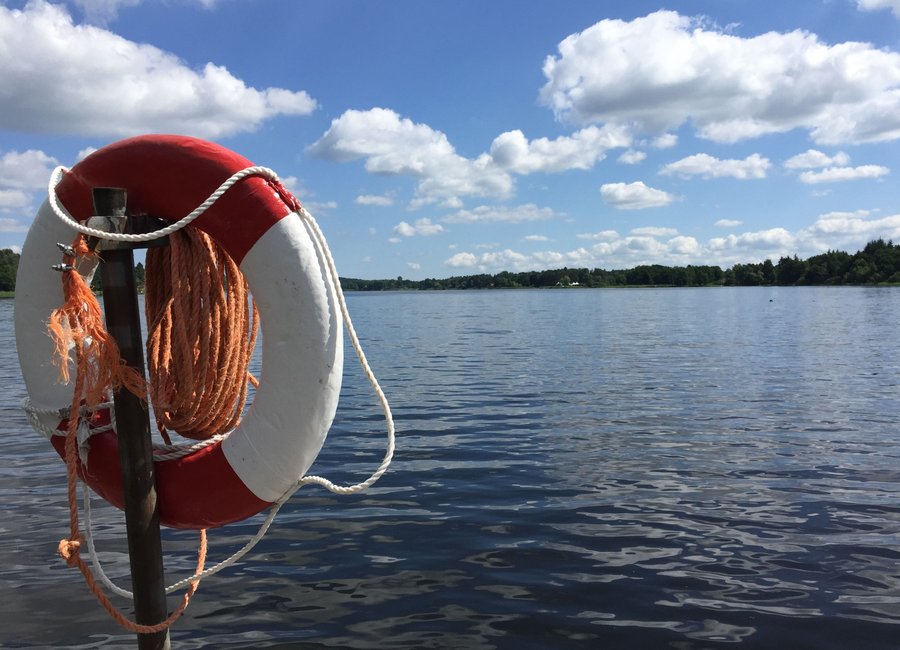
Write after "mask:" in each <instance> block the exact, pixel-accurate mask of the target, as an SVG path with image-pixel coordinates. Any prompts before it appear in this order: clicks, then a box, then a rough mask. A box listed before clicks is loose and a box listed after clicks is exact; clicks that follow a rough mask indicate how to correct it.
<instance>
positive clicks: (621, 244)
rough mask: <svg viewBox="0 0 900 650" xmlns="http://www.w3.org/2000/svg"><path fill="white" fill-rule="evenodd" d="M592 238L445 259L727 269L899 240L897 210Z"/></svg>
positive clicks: (526, 265)
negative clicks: (713, 230)
mask: <svg viewBox="0 0 900 650" xmlns="http://www.w3.org/2000/svg"><path fill="white" fill-rule="evenodd" d="M578 237H579V238H580V239H584V240H588V241H590V242H591V243H589V244H588V245H585V246H580V247H578V248H575V249H572V250H563V251H555V250H543V251H536V252H532V253H522V252H519V251H515V250H512V249H505V250H503V251H498V252H489V253H482V254H479V253H476V252H468V251H466V252H460V253H456V254H455V255H453V256H452V257H451V258H449V259H447V260H445V262H444V264H445V265H446V266H449V267H455V268H466V269H473V270H474V269H477V270H478V271H479V272H493V273H496V272H498V271H503V270H510V271H528V270H535V269H547V268H560V267H562V266H570V267H584V268H598V267H599V268H605V269H622V268H632V267H634V266H637V265H639V264H666V265H670V266H684V265H687V264H717V265H719V266H721V267H722V268H728V267H730V266H733V265H734V264H737V263H747V262H761V261H763V260H765V259H771V260H773V261H777V260H778V259H780V258H781V257H785V256H792V255H795V254H796V255H799V256H800V257H803V258H805V257H810V256H812V255H816V254H819V253H824V252H825V251H827V250H846V251H851V252H852V251H856V250H859V249H861V248H862V247H863V246H865V245H866V243H867V242H869V241H872V240H873V239H877V238H879V237H881V238H883V239H893V240H894V241H897V240H898V239H900V215H891V216H886V217H880V218H872V215H871V213H870V212H868V211H865V210H860V211H856V212H831V213H828V214H823V215H822V216H820V217H819V218H818V219H817V220H816V221H815V222H814V223H813V224H812V225H811V226H809V227H806V228H801V229H799V230H797V231H794V232H791V231H789V230H787V229H785V228H770V229H766V230H759V231H748V232H742V233H735V234H730V235H728V236H726V237H713V238H711V239H709V240H708V241H706V242H702V241H700V240H698V239H696V238H695V237H691V236H688V235H680V234H677V233H675V231H674V230H673V229H671V228H667V227H653V226H648V227H644V228H636V229H634V230H632V231H631V232H630V233H629V234H628V235H626V236H621V235H619V234H618V233H617V232H616V231H614V230H606V231H602V232H599V233H585V234H583V235H579V236H578Z"/></svg>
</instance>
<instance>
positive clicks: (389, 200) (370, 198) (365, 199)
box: [354, 194, 394, 207]
mask: <svg viewBox="0 0 900 650" xmlns="http://www.w3.org/2000/svg"><path fill="white" fill-rule="evenodd" d="M354 202H355V203H356V204H357V205H375V206H378V207H388V206H391V205H394V199H393V197H390V196H380V195H375V194H360V195H359V196H357V197H356V200H355V201H354Z"/></svg>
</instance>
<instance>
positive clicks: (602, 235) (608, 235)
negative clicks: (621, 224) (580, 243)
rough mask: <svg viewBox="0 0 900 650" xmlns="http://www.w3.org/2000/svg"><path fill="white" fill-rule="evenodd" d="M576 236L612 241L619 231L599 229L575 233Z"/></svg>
mask: <svg viewBox="0 0 900 650" xmlns="http://www.w3.org/2000/svg"><path fill="white" fill-rule="evenodd" d="M576 237H578V239H590V240H599V241H613V240H616V239H618V238H619V233H617V232H616V231H615V230H601V231H600V232H583V233H581V234H578V235H576Z"/></svg>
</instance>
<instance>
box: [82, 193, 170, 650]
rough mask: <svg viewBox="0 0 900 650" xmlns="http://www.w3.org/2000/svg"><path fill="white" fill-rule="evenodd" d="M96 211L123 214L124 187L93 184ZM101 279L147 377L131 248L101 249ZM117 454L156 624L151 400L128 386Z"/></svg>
mask: <svg viewBox="0 0 900 650" xmlns="http://www.w3.org/2000/svg"><path fill="white" fill-rule="evenodd" d="M93 198H94V211H95V213H96V214H97V215H102V216H104V217H122V218H124V216H125V200H126V195H125V190H122V189H118V188H94V190H93ZM100 254H101V258H102V263H101V264H100V278H101V281H102V283H103V303H104V310H105V312H106V328H107V330H108V331H109V333H110V334H111V335H112V336H113V338H114V339H115V340H116V343H117V344H118V346H119V352H120V353H121V356H122V358H123V359H124V360H125V362H126V363H127V364H128V365H129V366H130V367H132V368H134V369H136V370H137V371H138V372H139V373H140V374H141V376H142V377H143V376H145V371H144V352H143V341H142V339H141V321H140V312H139V310H138V298H137V289H136V287H135V282H134V253H133V251H132V249H131V247H129V246H121V247H119V246H116V247H112V246H110V247H104V248H103V249H102V250H101V253H100ZM113 399H114V403H115V405H114V408H115V413H116V425H117V430H118V436H119V458H120V465H121V469H122V486H123V490H124V496H125V527H126V532H127V537H128V555H129V558H130V560H131V584H132V590H133V592H134V610H135V620H136V621H137V622H138V623H141V624H143V625H153V624H155V623H159V622H160V621H163V620H165V618H166V615H167V614H166V612H167V608H166V592H165V582H164V576H163V558H162V542H161V540H160V535H159V507H158V504H157V500H156V483H155V477H154V473H153V446H152V442H151V438H150V416H149V412H148V409H147V404H146V402H144V401H143V400H141V399H140V398H139V397H138V396H136V395H133V394H131V393H130V392H129V391H127V390H125V389H120V390H117V391H116V393H115V395H114V398H113ZM169 647H170V644H169V631H168V630H163V631H162V632H157V633H154V634H139V635H138V648H140V650H160V649H162V650H168V648H169Z"/></svg>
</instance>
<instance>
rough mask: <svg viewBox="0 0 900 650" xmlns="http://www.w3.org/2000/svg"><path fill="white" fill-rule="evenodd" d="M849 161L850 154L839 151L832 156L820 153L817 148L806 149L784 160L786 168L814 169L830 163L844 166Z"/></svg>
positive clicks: (830, 164)
mask: <svg viewBox="0 0 900 650" xmlns="http://www.w3.org/2000/svg"><path fill="white" fill-rule="evenodd" d="M849 162H850V156H848V155H847V154H845V153H844V152H843V151H839V152H838V153H836V154H834V155H833V156H829V155H828V154H825V153H822V152H821V151H818V150H817V149H807V150H806V151H804V152H803V153H799V154H797V155H796V156H792V157H791V158H788V159H787V160H786V161H785V162H784V166H785V168H786V169H816V168H819V167H829V166H832V165H837V166H844V165H846V164H847V163H849Z"/></svg>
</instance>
